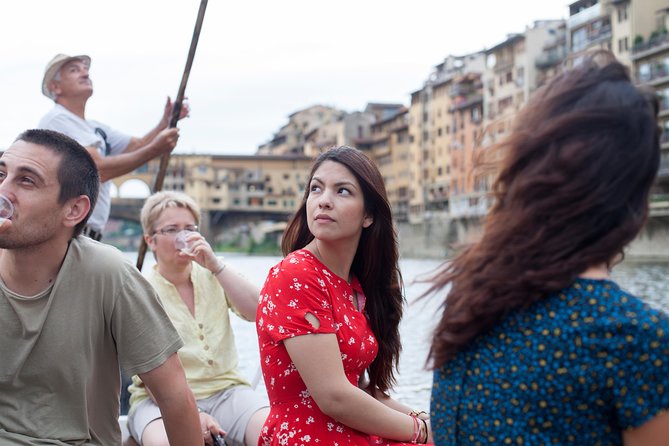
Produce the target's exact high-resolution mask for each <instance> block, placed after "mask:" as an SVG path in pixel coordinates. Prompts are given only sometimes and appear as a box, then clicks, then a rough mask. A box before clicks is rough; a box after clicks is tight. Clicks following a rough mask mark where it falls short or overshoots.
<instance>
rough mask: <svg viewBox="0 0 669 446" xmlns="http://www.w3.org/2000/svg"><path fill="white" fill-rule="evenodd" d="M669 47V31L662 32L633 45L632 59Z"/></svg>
mask: <svg viewBox="0 0 669 446" xmlns="http://www.w3.org/2000/svg"><path fill="white" fill-rule="evenodd" d="M667 48H669V33H664V34H660V35H658V36H656V37H653V38H651V39H649V40H648V42H644V43H640V44H637V45H634V47H632V59H634V60H638V59H642V58H644V57H648V56H651V55H653V54H655V53H659V52H660V51H662V50H664V49H667Z"/></svg>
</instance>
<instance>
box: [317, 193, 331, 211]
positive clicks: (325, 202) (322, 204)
mask: <svg viewBox="0 0 669 446" xmlns="http://www.w3.org/2000/svg"><path fill="white" fill-rule="evenodd" d="M318 207H319V208H325V209H330V208H332V200H331V199H330V195H329V194H328V193H327V192H326V193H324V194H323V195H321V197H320V200H318Z"/></svg>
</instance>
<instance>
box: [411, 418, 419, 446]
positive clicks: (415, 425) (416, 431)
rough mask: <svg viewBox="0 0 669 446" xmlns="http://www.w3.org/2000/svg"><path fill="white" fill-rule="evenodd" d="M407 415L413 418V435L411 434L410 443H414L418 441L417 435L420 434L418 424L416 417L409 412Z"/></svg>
mask: <svg viewBox="0 0 669 446" xmlns="http://www.w3.org/2000/svg"><path fill="white" fill-rule="evenodd" d="M409 416H410V417H411V420H413V435H412V436H411V440H410V441H411V444H416V443H417V442H418V437H419V436H420V425H419V423H418V417H416V415H414V414H413V413H410V414H409Z"/></svg>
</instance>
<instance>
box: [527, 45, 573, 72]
mask: <svg viewBox="0 0 669 446" xmlns="http://www.w3.org/2000/svg"><path fill="white" fill-rule="evenodd" d="M566 55H567V50H566V48H560V49H558V50H556V51H550V52H544V53H542V54H541V55H539V56H538V57H537V59H536V60H535V61H534V66H535V67H537V68H539V69H541V68H549V67H552V66H554V65H557V64H559V63H560V62H562V60H563V59H564V58H565V56H566Z"/></svg>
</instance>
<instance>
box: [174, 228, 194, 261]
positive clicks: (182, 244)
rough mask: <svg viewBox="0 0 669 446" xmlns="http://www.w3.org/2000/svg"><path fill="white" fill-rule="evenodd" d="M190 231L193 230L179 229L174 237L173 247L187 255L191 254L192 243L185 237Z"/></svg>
mask: <svg viewBox="0 0 669 446" xmlns="http://www.w3.org/2000/svg"><path fill="white" fill-rule="evenodd" d="M192 233H193V231H179V232H177V235H176V236H175V237H174V247H175V248H176V249H178V250H179V251H181V252H183V253H184V254H188V255H189V256H192V255H193V251H192V249H193V247H192V244H193V243H192V242H190V241H188V240H187V239H188V237H189V236H190V235H191V234H192Z"/></svg>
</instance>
